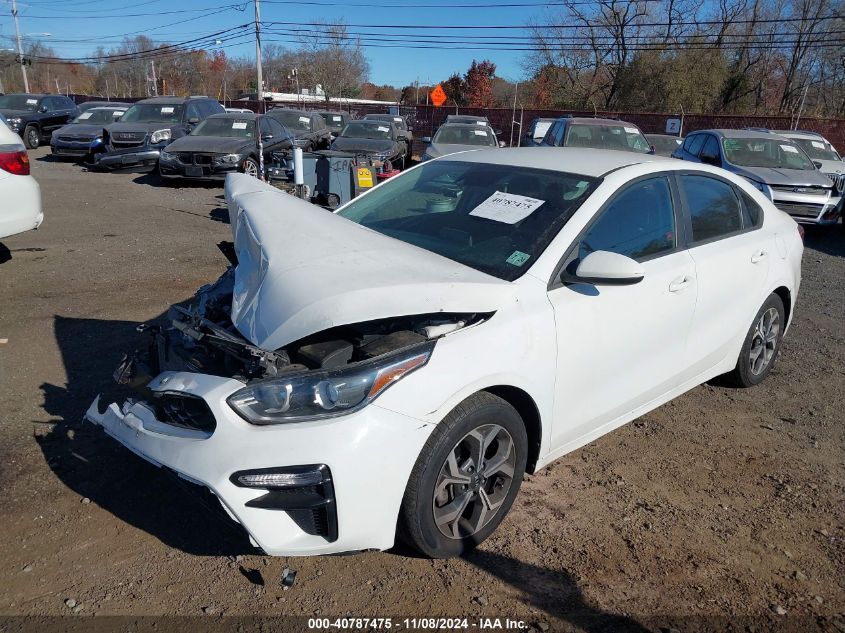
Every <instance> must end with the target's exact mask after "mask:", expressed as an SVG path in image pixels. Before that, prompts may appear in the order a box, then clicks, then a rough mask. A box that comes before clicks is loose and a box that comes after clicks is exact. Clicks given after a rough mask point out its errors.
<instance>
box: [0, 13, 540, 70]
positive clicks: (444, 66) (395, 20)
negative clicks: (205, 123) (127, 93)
mask: <svg viewBox="0 0 845 633" xmlns="http://www.w3.org/2000/svg"><path fill="white" fill-rule="evenodd" d="M312 1H313V2H317V3H318V4H320V5H324V4H325V5H337V6H314V4H310V5H309V4H305V3H297V2H292V1H291V0H282V1H279V0H277V1H276V2H274V3H271V2H270V0H266V1H265V0H262V2H261V17H262V22H268V21H278V22H293V23H307V22H315V21H318V20H324V21H329V22H334V21H340V20H345V21H346V22H347V23H348V24H356V25H362V26H360V27H358V28H357V30H359V31H363V30H366V31H367V32H369V33H373V32H374V30H373V29H368V28H367V27H369V26H371V25H378V24H381V25H391V26H393V25H430V26H442V25H449V26H458V25H466V26H479V25H485V26H487V25H491V26H492V25H524V24H525V23H526V21H527V20H528V19H529V18H531V17H538V16H540V15H542V14H543V13H544V12H545V11H546V10H547V9H546V8H544V7H543V6H538V5H542V4H543V3H542V2H537V1H536V0H384V2H382V3H378V2H374V1H373V0H361V1H360V2H355V1H353V0H312ZM508 2H509V3H513V4H527V5H529V6H521V7H520V6H510V7H504V6H497V7H490V6H487V7H471V6H467V5H479V4H487V5H490V4H503V3H508ZM234 4H236V2H235V1H234V0H180V1H178V2H174V1H173V0H132V1H131V2H130V1H127V0H29V1H27V0H19V2H18V13H19V16H20V23H21V32H22V33H24V34H26V35H27V36H28V37H32V38H40V39H42V40H43V41H44V42H45V44H47V45H49V46H51V47H52V48H53V49H54V50H56V51H57V53H58V54H59V55H60V56H62V57H81V56H85V55H88V54H90V53H92V52H93V51H94V49H95V47H96V46H97V45H98V44H102V45H103V46H105V47H106V48H107V49H108V48H110V47H111V46H113V45H115V44H117V43H119V41H120V39H121V38H120V37H119V36H121V35H123V34H126V33H137V32H142V33H144V34H146V35H148V36H149V37H151V38H153V39H155V40H157V41H164V42H181V41H187V40H189V39H192V38H198V37H202V36H205V35H208V34H210V33H214V32H217V31H221V30H224V29H228V28H230V27H234V26H237V25H240V24H244V23H246V22H250V21H251V20H252V18H253V7H252V2H251V1H242V2H241V3H240V5H239V6H240V8H242V9H244V10H238V8H227V7H228V6H229V5H234ZM367 4H369V5H371V6H362V5H367ZM384 4H391V5H394V6H392V7H391V8H384V7H383V5H384ZM413 4H425V5H429V6H428V7H425V8H420V7H414V6H409V5H413ZM455 4H459V5H462V6H460V7H455V6H450V5H455ZM375 5H382V6H381V7H380V8H376V6H375ZM431 5H436V6H437V7H438V8H431ZM0 11H2V14H0V15H2V17H0V36H2V39H0V48H9V47H13V46H14V41H13V39H12V38H13V36H14V23H13V21H12V18H11V15H10V11H9V2H8V0H0ZM212 13H213V14H212ZM177 22H178V23H177ZM174 23H177V24H174ZM168 25H169V26H168ZM276 28H291V27H290V26H279V27H276ZM306 28H308V27H306ZM350 30H353V29H350ZM375 31H376V33H378V34H379V35H380V34H382V33H391V34H395V33H397V32H406V33H409V34H411V35H412V36H415V37H416V36H418V35H419V34H423V33H424V34H426V35H434V34H442V35H447V36H450V35H451V36H455V37H464V36H466V35H475V36H485V37H486V36H490V35H517V36H519V35H522V36H524V35H526V32H524V31H510V30H505V31H501V30H495V31H494V30H490V31H485V30H478V31H475V30H473V31H467V30H456V31H442V30H438V29H421V30H419V31H414V30H407V31H403V30H402V29H396V28H392V29H384V30H375ZM42 33H50V36H42V35H39V34H42ZM284 37H288V38H289V37H290V36H289V35H288V36H282V35H279V34H276V35H273V34H270V33H266V34H265V36H264V38H265V41H271V40H276V43H278V44H285V43H288V44H292V42H291V40H290V39H287V40H284ZM372 43H375V42H372ZM394 45H395V44H394ZM221 46H224V47H225V51H226V53H227V55H230V56H243V55H246V56H253V55H254V51H255V48H254V43H252V42H251V41H249V37H248V36H245V37H241V38H236V39H233V40H231V41H226V42H224V43H223V44H221ZM365 52H366V54H367V57H368V59H369V61H370V67H371V72H370V80H371V81H373V82H374V83H377V84H382V83H387V84H393V85H396V86H402V85H405V84H409V83H413V82H414V81H415V80H417V79H419V81H420V83H426V82H427V81H428V80H431V81H432V82H436V81H438V80H442V79H445V78H446V77H448V76H449V75H450V74H451V73H453V72H460V73H464V72H465V71H466V69H467V68H468V67H469V65H470V63H471V62H472V60H473V58H476V59H484V58H487V59H490V60H492V61H493V62H494V63H495V64H496V65H497V67H498V72H497V74H498V75H500V76H502V77H505V78H507V79H514V80H515V79H519V78H520V77H521V76H522V75H523V71H522V59H523V56H524V54H525V53H524V52H521V51H513V50H495V51H486V50H461V49H459V48H453V49H450V50H433V49H424V50H421V49H411V48H403V47H396V48H366V49H365Z"/></svg>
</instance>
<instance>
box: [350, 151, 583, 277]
mask: <svg viewBox="0 0 845 633" xmlns="http://www.w3.org/2000/svg"><path fill="white" fill-rule="evenodd" d="M597 183H598V180H596V179H594V178H589V177H587V176H580V175H576V174H568V173H563V172H556V171H547V170H543V169H529V168H527V167H514V166H513V165H489V164H484V163H473V162H463V161H448V160H445V161H444V160H437V161H432V162H429V163H424V164H423V165H421V166H419V167H416V168H415V169H413V170H411V171H408V172H406V173H405V174H402V175H400V176H397V177H395V178H391V179H390V180H388V181H386V182H385V183H383V184H382V185H380V186H379V187H377V188H375V189H373V190H372V192H370V193H368V194H366V195H364V196H361V197H360V198H357V199H355V200H353V201H352V202H350V203H349V204H347V205H346V206H345V207H343V209H341V210H340V211H339V212H338V215H341V216H343V217H345V218H347V219H348V220H352V221H353V222H357V223H358V224H361V225H362V226H365V227H367V228H369V229H372V230H374V231H378V232H379V233H383V234H384V235H389V236H390V237H394V238H396V239H398V240H401V241H403V242H407V243H408V244H413V245H415V246H419V247H420V248H424V249H426V250H429V251H432V252H434V253H437V254H438V255H442V256H444V257H448V258H449V259H451V260H454V261H456V262H459V263H461V264H465V265H467V266H470V267H472V268H475V269H476V270H480V271H482V272H485V273H488V274H490V275H493V276H495V277H499V278H500V279H505V280H508V281H512V280H514V279H516V278H517V277H519V276H520V275H522V273H523V272H525V270H527V269H528V268H529V267H530V266H531V264H533V263H534V261H536V259H537V258H538V257H539V256H540V254H541V253H542V252H543V251H544V250H545V248H546V247H547V246H548V245H549V242H551V241H552V239H553V238H554V237H555V235H557V233H558V232H559V231H560V229H561V227H563V225H564V224H565V223H566V222H567V221H568V220H569V218H570V217H572V214H573V213H574V212H575V210H576V209H577V208H578V207H579V206H581V204H582V203H583V202H584V200H586V199H587V197H589V195H590V193H591V192H592V191H593V189H594V188H595V186H596V184H597Z"/></svg>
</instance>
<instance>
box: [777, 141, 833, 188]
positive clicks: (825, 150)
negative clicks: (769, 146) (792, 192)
mask: <svg viewBox="0 0 845 633" xmlns="http://www.w3.org/2000/svg"><path fill="white" fill-rule="evenodd" d="M773 132H774V133H775V134H779V135H780V136H784V137H786V138H788V139H790V140H791V141H793V142H794V143H795V144H796V145H798V146H799V147H800V148H801V149H803V150H804V152H805V153H806V154H807V156H809V157H810V160H812V161H813V163H815V165H816V167H818V169H819V171H821V172H822V173H823V174H824V175H826V176H827V177H828V178H830V179H831V180H832V181H833V184H834V187H835V189H836V195H838V196H845V161H843V160H842V156H841V155H840V154H839V152H837V151H836V148H835V147H834V146H833V145H832V144H831V142H830V141H828V140H827V139H826V138H825V137H824V136H822V135H821V134H818V133H817V132H808V131H807V130H773Z"/></svg>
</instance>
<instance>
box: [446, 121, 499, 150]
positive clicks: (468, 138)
mask: <svg viewBox="0 0 845 633" xmlns="http://www.w3.org/2000/svg"><path fill="white" fill-rule="evenodd" d="M432 142H434V143H441V144H443V145H481V146H482V147H495V146H496V137H495V135H494V134H493V130H491V129H490V128H488V127H481V126H478V127H470V126H467V125H442V126H440V129H439V130H437V134H435V135H434V139H433V140H432Z"/></svg>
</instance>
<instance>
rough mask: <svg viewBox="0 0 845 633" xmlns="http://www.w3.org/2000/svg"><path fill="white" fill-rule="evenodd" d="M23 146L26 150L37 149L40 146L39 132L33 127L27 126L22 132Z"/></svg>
mask: <svg viewBox="0 0 845 633" xmlns="http://www.w3.org/2000/svg"><path fill="white" fill-rule="evenodd" d="M23 144H24V145H25V146H26V148H27V149H38V146H39V145H41V132H39V131H38V128H37V127H36V126H34V125H27V126H26V127H25V128H24V131H23Z"/></svg>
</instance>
